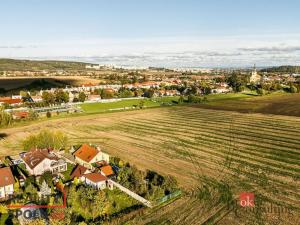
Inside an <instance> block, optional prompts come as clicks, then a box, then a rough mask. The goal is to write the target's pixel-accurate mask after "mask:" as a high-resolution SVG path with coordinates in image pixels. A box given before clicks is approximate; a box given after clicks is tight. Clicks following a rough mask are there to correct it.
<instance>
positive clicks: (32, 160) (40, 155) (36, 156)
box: [23, 149, 59, 169]
mask: <svg viewBox="0 0 300 225" xmlns="http://www.w3.org/2000/svg"><path fill="white" fill-rule="evenodd" d="M45 159H49V160H55V161H57V160H58V159H59V158H58V157H57V156H56V155H54V154H52V153H51V152H50V150H49V149H34V150H31V151H29V152H27V153H26V154H25V155H24V157H23V160H24V162H25V163H26V164H27V165H28V166H29V167H30V168H31V169H34V168H35V167H36V166H37V165H39V164H40V163H41V162H42V161H44V160H45Z"/></svg>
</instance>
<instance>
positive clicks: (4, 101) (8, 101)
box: [0, 97, 23, 106]
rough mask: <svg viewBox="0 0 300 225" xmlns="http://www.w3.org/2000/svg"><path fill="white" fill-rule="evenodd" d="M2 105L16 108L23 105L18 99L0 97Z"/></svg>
mask: <svg viewBox="0 0 300 225" xmlns="http://www.w3.org/2000/svg"><path fill="white" fill-rule="evenodd" d="M2 104H9V105H10V106H18V105H21V104H23V100H22V99H19V98H16V99H12V98H10V97H2V98H0V105H2Z"/></svg>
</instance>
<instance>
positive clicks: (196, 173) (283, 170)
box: [0, 106, 300, 225]
mask: <svg viewBox="0 0 300 225" xmlns="http://www.w3.org/2000/svg"><path fill="white" fill-rule="evenodd" d="M45 128H46V129H50V130H55V129H59V130H62V131H64V132H65V133H66V134H67V135H68V136H69V138H70V143H72V144H79V143H83V142H86V143H94V144H99V145H100V146H102V149H103V150H104V151H106V152H108V153H109V154H111V155H113V156H118V157H120V158H122V159H124V160H125V161H128V162H130V163H131V164H134V165H136V166H137V167H138V168H140V169H143V170H146V169H151V170H155V171H157V172H159V173H161V174H164V175H167V174H168V175H173V176H174V177H175V178H176V179H177V181H178V183H179V186H180V188H181V189H182V190H183V191H184V193H183V195H182V197H181V198H179V199H178V200H176V201H174V202H172V203H170V204H168V205H166V206H164V207H160V208H154V209H152V210H150V209H148V210H144V211H143V212H142V213H140V214H139V216H138V217H135V218H131V219H130V220H129V221H128V220H127V222H126V224H148V225H150V224H214V223H217V224H220V225H221V224H259V221H260V222H262V223H261V224H265V223H266V222H270V221H273V220H274V218H273V216H277V214H274V215H273V214H272V215H270V214H264V213H263V214H262V215H261V214H256V213H246V215H245V213H244V212H243V210H242V209H240V208H238V212H239V213H240V214H241V215H242V216H237V215H236V214H235V213H234V212H233V211H231V210H228V209H227V208H225V207H224V204H222V203H221V202H220V201H219V200H218V199H219V198H218V193H216V192H214V191H213V190H214V189H212V191H211V192H210V194H211V196H210V198H209V200H207V201H204V200H201V199H200V198H199V197H197V196H199V190H201V187H202V186H203V185H204V184H212V185H213V184H215V185H217V186H218V185H219V184H222V183H226V184H227V185H228V186H229V187H230V190H231V192H232V194H233V196H234V197H236V198H238V196H239V193H241V192H254V193H255V196H260V199H262V201H264V202H267V203H269V202H272V203H274V204H275V203H276V204H280V205H282V206H283V207H286V208H292V210H293V214H292V215H285V214H284V215H280V220H278V221H279V223H277V224H295V223H294V222H295V221H297V220H299V215H300V213H299V208H300V189H299V187H300V154H299V153H300V118H298V117H292V116H280V115H264V114H260V113H251V114H248V113H239V112H232V111H224V110H211V109H203V108H197V107H187V106H180V107H166V108H156V109H146V110H139V111H128V112H117V113H107V114H94V115H87V116H80V117H70V118H64V119H55V120H54V119H52V120H49V121H42V122H35V123H32V124H29V125H26V126H23V127H15V128H7V129H2V130H1V132H0V133H2V134H5V135H2V136H3V138H2V139H1V140H0V154H1V155H2V156H4V155H9V154H15V153H17V152H20V151H22V147H21V141H22V139H23V138H25V137H26V136H28V135H29V134H32V133H35V132H38V131H40V130H42V129H45ZM203 178H205V179H203ZM204 180H205V181H204ZM209 219H210V220H209ZM124 220H125V218H124ZM124 220H122V219H120V220H118V221H116V222H113V223H112V224H125V221H124ZM212 221H213V222H212ZM264 221H265V222H264ZM270 224H274V223H270Z"/></svg>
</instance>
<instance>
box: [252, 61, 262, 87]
mask: <svg viewBox="0 0 300 225" xmlns="http://www.w3.org/2000/svg"><path fill="white" fill-rule="evenodd" d="M260 81H261V76H260V75H259V74H258V73H257V70H256V66H255V65H254V67H253V70H252V72H251V76H250V83H255V84H257V83H259V82H260Z"/></svg>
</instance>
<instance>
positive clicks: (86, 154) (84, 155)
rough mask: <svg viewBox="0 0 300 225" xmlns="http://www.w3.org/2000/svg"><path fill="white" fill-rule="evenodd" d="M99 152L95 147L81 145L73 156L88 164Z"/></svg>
mask: <svg viewBox="0 0 300 225" xmlns="http://www.w3.org/2000/svg"><path fill="white" fill-rule="evenodd" d="M99 152H100V151H99V150H97V149H96V148H95V147H93V146H91V145H88V144H83V145H82V146H81V147H80V148H79V149H78V150H77V151H76V152H75V153H74V156H75V157H78V158H80V159H82V160H83V161H85V162H90V161H91V160H92V159H93V158H94V157H95V156H96V155H97V154H98V153H99Z"/></svg>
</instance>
